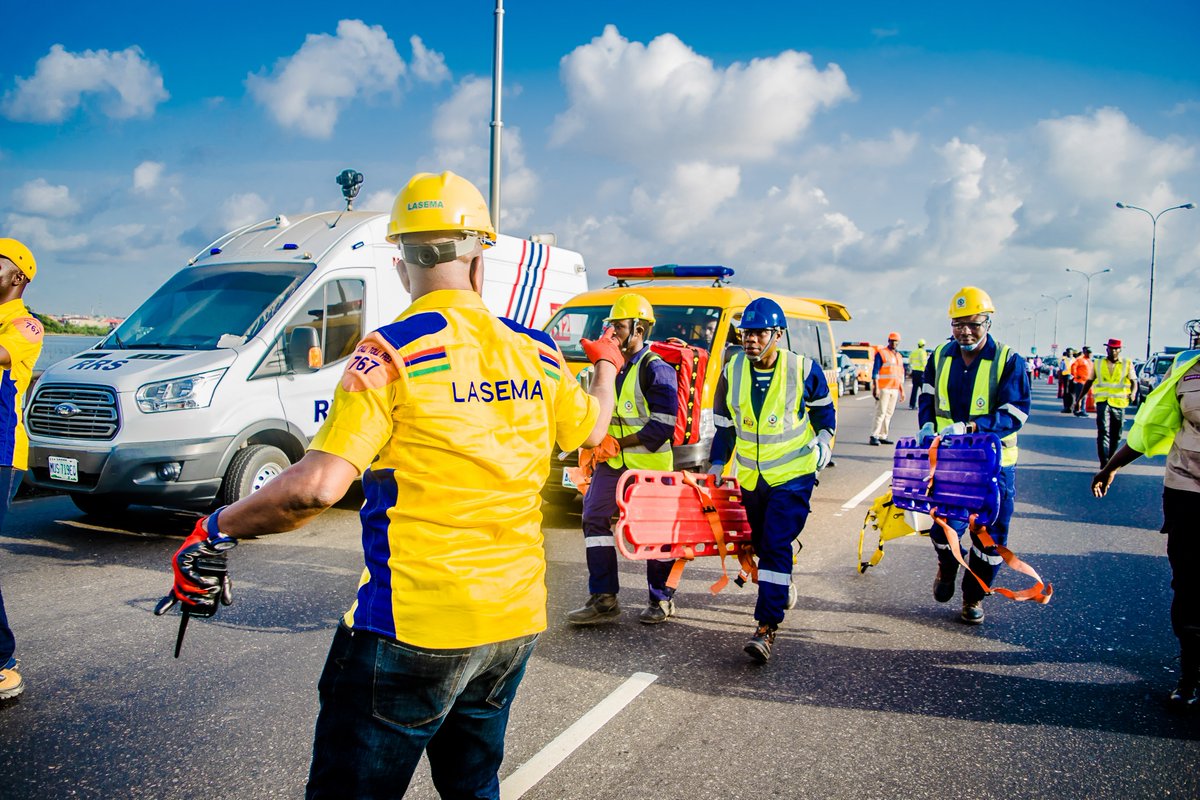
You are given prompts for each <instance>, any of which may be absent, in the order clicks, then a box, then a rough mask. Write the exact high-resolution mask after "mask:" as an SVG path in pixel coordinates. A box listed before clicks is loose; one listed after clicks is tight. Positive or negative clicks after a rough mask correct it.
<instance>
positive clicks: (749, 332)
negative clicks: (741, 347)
mask: <svg viewBox="0 0 1200 800" xmlns="http://www.w3.org/2000/svg"><path fill="white" fill-rule="evenodd" d="M773 333H775V330H774V328H761V329H744V330H743V331H742V338H743V339H769V338H771V334H773Z"/></svg>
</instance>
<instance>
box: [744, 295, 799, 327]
mask: <svg viewBox="0 0 1200 800" xmlns="http://www.w3.org/2000/svg"><path fill="white" fill-rule="evenodd" d="M786 327H787V320H786V319H784V317H783V309H782V308H780V307H779V303H776V302H775V301H774V300H772V299H771V298H769V297H759V298H758V299H756V300H751V301H750V305H748V306H746V310H745V311H743V312H742V319H741V322H739V323H738V329H739V330H743V331H745V330H752V331H753V330H764V329H766V328H786Z"/></svg>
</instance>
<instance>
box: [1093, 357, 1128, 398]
mask: <svg viewBox="0 0 1200 800" xmlns="http://www.w3.org/2000/svg"><path fill="white" fill-rule="evenodd" d="M1132 374H1133V365H1132V364H1131V363H1130V362H1129V359H1123V360H1121V361H1118V362H1117V363H1115V364H1113V363H1112V362H1110V361H1109V360H1108V359H1107V358H1105V359H1102V360H1101V361H1100V363H1098V364H1097V365H1096V382H1095V383H1094V384H1092V391H1093V395H1094V397H1095V399H1096V402H1097V403H1108V404H1109V405H1110V406H1112V407H1113V408H1125V407H1126V406H1128V405H1129V376H1130V375H1132Z"/></svg>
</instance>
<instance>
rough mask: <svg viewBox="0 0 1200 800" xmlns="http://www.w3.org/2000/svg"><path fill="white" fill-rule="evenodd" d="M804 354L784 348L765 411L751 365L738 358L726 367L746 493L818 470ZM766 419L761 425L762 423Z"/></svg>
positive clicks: (740, 476) (739, 472)
mask: <svg viewBox="0 0 1200 800" xmlns="http://www.w3.org/2000/svg"><path fill="white" fill-rule="evenodd" d="M808 363H809V362H807V361H806V360H805V358H804V356H801V355H797V354H796V353H793V352H791V351H790V350H780V351H779V357H778V358H777V359H776V360H775V371H774V374H773V375H772V376H771V385H770V387H769V388H768V389H767V396H766V398H764V400H763V406H762V411H761V412H759V415H756V414H755V413H754V403H753V401H752V400H751V387H752V385H753V383H754V378H753V376H752V375H751V374H750V370H751V367H750V362H749V360H748V359H747V358H746V354H745V353H738V354H736V355H735V356H734V357H733V358H732V359H731V360H730V362H729V363H728V364H727V365H726V366H725V381H726V384H727V385H728V387H729V388H728V396H727V397H726V402H727V404H728V406H729V412H730V414H732V415H733V422H734V428H735V429H736V431H737V466H738V470H737V479H738V483H740V484H741V485H742V488H744V489H754V488H755V487H756V486H758V479H759V477H760V476H761V477H762V479H763V480H765V481H766V482H767V484H768V485H770V486H778V485H780V484H782V483H786V482H787V481H789V480H791V479H792V478H796V477H799V476H800V475H807V474H809V473H812V472H816V470H817V448H816V445H815V444H814V440H815V439H816V433H815V432H814V431H813V429H812V426H811V425H810V424H809V422H808V409H807V408H806V407H805V404H804V370H805V368H806V365H807V364H808ZM760 416H761V421H760Z"/></svg>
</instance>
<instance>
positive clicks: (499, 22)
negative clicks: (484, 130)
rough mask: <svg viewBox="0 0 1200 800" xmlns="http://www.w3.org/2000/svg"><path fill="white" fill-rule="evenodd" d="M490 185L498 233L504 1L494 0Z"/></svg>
mask: <svg viewBox="0 0 1200 800" xmlns="http://www.w3.org/2000/svg"><path fill="white" fill-rule="evenodd" d="M492 56H493V57H492V185H491V198H490V203H489V205H490V206H491V208H492V226H493V227H495V229H496V232H497V233H499V232H500V134H501V132H502V131H503V130H504V123H503V122H502V121H501V120H500V89H501V86H502V85H503V83H504V76H503V74H502V70H503V67H504V0H496V42H495V49H494V51H493V54H492Z"/></svg>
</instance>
